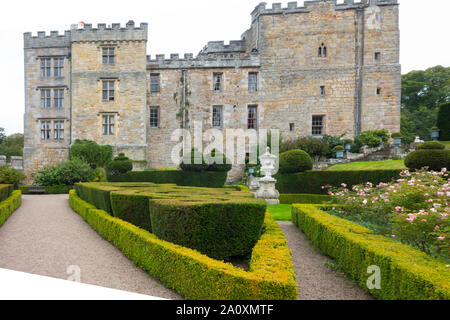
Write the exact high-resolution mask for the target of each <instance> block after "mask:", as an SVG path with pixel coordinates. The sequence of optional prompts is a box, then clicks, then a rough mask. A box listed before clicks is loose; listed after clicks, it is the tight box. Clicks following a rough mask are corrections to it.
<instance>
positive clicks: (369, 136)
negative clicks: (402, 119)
mask: <svg viewBox="0 0 450 320" xmlns="http://www.w3.org/2000/svg"><path fill="white" fill-rule="evenodd" d="M389 138H390V135H389V131H387V130H386V129H382V130H371V131H365V132H362V133H361V134H360V135H358V136H357V137H356V138H355V144H356V146H357V147H358V148H361V147H363V146H369V147H370V148H376V147H378V146H379V145H380V144H381V142H387V141H389Z"/></svg>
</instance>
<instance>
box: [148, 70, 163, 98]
mask: <svg viewBox="0 0 450 320" xmlns="http://www.w3.org/2000/svg"><path fill="white" fill-rule="evenodd" d="M155 78H156V83H153V81H152V80H153V79H155ZM160 91H161V85H160V74H159V73H151V74H150V93H158V92H160Z"/></svg>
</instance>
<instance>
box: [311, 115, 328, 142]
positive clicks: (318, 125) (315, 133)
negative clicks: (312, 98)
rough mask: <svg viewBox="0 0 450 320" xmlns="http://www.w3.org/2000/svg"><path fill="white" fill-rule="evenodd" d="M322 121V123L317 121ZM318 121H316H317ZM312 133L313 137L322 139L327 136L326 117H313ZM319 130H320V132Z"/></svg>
mask: <svg viewBox="0 0 450 320" xmlns="http://www.w3.org/2000/svg"><path fill="white" fill-rule="evenodd" d="M318 119H320V121H317V120H318ZM315 120H316V121H315ZM311 122H312V123H311V124H312V125H311V133H312V136H313V137H320V136H323V135H324V134H325V116H324V115H313V116H312V119H311ZM317 129H320V131H318V130H317Z"/></svg>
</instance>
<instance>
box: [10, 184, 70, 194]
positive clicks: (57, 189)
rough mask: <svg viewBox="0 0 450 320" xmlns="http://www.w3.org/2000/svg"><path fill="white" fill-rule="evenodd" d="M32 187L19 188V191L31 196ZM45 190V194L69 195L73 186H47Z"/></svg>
mask: <svg viewBox="0 0 450 320" xmlns="http://www.w3.org/2000/svg"><path fill="white" fill-rule="evenodd" d="M29 188H30V186H18V189H19V190H20V191H22V194H29ZM44 188H45V194H68V193H69V191H70V190H72V189H73V186H65V185H63V186H47V187H44Z"/></svg>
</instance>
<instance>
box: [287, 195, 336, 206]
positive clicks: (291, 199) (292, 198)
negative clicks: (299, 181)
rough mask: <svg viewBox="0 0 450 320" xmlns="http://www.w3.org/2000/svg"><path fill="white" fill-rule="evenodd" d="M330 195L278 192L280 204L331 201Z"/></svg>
mask: <svg viewBox="0 0 450 320" xmlns="http://www.w3.org/2000/svg"><path fill="white" fill-rule="evenodd" d="M331 199H332V198H331V196H329V195H321V194H289V193H284V194H280V203H281V204H294V203H309V204H322V203H327V202H330V201H331Z"/></svg>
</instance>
